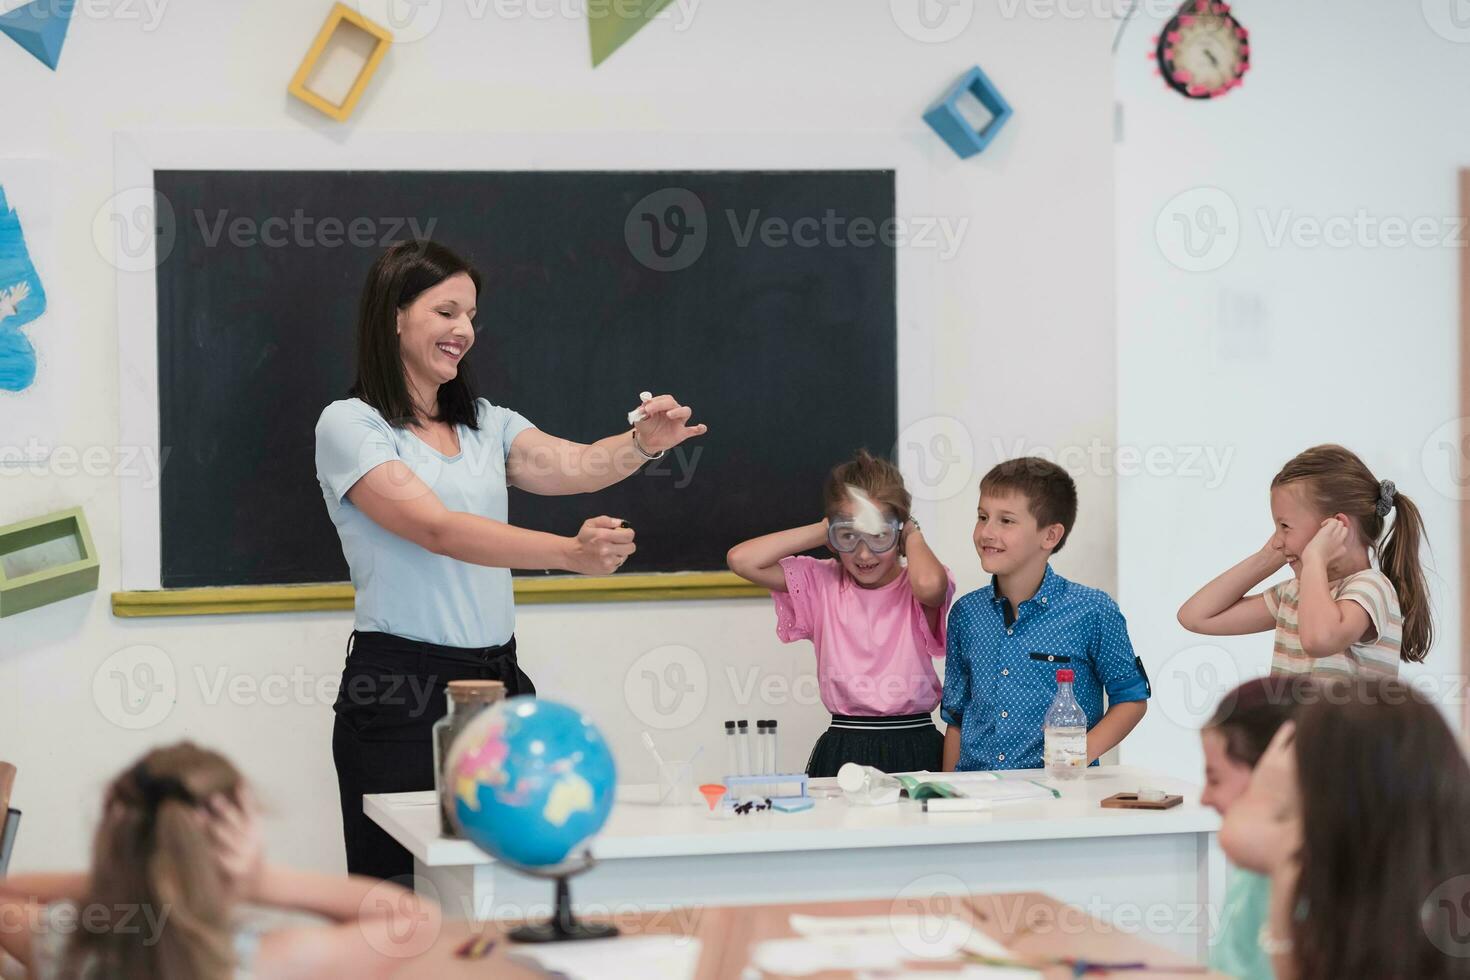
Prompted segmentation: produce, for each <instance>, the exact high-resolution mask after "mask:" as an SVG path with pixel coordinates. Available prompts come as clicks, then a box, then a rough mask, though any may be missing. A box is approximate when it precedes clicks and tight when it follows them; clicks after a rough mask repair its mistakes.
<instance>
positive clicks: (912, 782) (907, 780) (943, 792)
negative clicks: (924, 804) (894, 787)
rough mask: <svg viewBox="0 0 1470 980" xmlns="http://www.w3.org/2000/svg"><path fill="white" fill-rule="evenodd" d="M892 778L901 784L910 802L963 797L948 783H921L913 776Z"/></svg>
mask: <svg viewBox="0 0 1470 980" xmlns="http://www.w3.org/2000/svg"><path fill="white" fill-rule="evenodd" d="M894 778H895V779H897V780H898V781H899V783H900V784H902V786H903V791H904V792H905V793H907V794H908V797H909V799H911V800H932V799H934V798H935V797H940V798H943V799H952V798H955V797H959V796H963V795H964V794H963V793H961V792H960V791H959V790H957V789H955V788H954V787H953V786H951V785H950V784H949V783H934V782H923V781H921V780H919V779H917V778H916V777H914V776H896V777H894Z"/></svg>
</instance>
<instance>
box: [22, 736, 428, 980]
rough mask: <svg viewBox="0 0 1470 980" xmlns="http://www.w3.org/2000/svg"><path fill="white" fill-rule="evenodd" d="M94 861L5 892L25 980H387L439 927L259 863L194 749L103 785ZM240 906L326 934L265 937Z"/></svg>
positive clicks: (215, 766)
mask: <svg viewBox="0 0 1470 980" xmlns="http://www.w3.org/2000/svg"><path fill="white" fill-rule="evenodd" d="M92 854H93V860H92V870H91V873H90V874H80V873H67V874H26V875H13V876H11V877H9V878H3V879H0V947H3V948H4V950H5V951H6V952H7V953H9V954H10V955H11V956H14V957H15V958H16V959H17V960H19V961H20V962H21V964H22V965H25V966H26V967H27V968H28V970H29V971H30V973H29V975H30V976H31V977H32V978H34V980H92V978H101V977H106V978H108V980H118V978H121V980H227V978H232V977H247V976H251V975H254V976H259V977H271V978H296V977H301V978H306V977H370V978H371V977H385V976H387V975H388V974H390V973H392V972H393V971H394V970H396V969H400V968H402V966H403V963H404V959H403V958H404V957H405V956H408V955H412V954H413V953H414V952H416V951H421V950H422V949H424V948H426V947H427V946H428V944H429V943H431V942H432V941H433V938H434V937H435V936H436V935H437V934H438V929H439V924H440V921H441V920H440V915H439V909H438V907H437V906H436V905H435V904H434V903H433V902H430V901H427V900H424V899H422V898H420V897H418V896H415V895H414V893H413V892H410V891H407V890H405V889H403V888H401V887H399V886H398V885H395V884H392V883H390V882H386V881H378V880H376V879H370V878H359V877H348V876H345V875H337V876H333V875H323V874H312V873H307V872H301V871H292V870H290V869H288V868H283V867H280V866H278V865H275V864H267V863H266V862H265V859H264V853H263V849H262V846H261V839H260V828H259V824H258V821H257V818H256V812H255V805H254V803H253V802H252V797H251V794H250V792H249V790H248V788H247V786H246V784H245V781H244V779H243V778H242V777H241V775H240V773H239V771H238V770H236V769H235V767H234V766H233V765H231V764H230V762H229V760H227V759H225V758H224V757H223V756H221V755H219V754H217V753H215V752H210V751H208V750H207V749H202V748H200V747H198V746H196V745H194V744H192V743H189V742H181V743H179V744H176V745H171V746H167V747H164V748H160V749H155V750H153V751H152V752H149V753H148V754H147V755H146V756H144V757H143V758H142V759H141V760H139V761H138V762H137V763H136V764H135V765H133V766H131V767H130V768H128V769H127V770H126V771H125V772H123V773H122V774H121V775H119V776H118V777H117V778H116V779H114V780H113V781H112V784H111V785H110V786H109V787H108V789H107V795H106V797H105V798H104V800H103V803H102V819H101V822H100V824H99V825H98V828H97V835H96V838H95V841H94V844H93V850H92ZM244 905H250V906H255V907H257V908H261V907H264V908H274V909H279V910H291V911H293V912H306V913H310V914H312V915H314V916H317V917H320V918H322V919H324V920H325V924H322V925H298V926H293V927H286V928H277V929H270V930H268V931H267V929H266V928H264V927H263V926H262V923H261V922H260V921H258V920H257V921H255V922H252V921H250V919H249V918H248V917H246V916H243V915H241V914H240V913H241V906H244ZM17 923H19V924H22V925H20V927H19V928H17V927H15V926H14V924H17Z"/></svg>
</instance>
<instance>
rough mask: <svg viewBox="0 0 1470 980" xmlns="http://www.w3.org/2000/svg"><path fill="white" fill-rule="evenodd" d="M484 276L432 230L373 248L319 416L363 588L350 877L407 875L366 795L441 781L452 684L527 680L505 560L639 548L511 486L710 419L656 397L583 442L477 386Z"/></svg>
mask: <svg viewBox="0 0 1470 980" xmlns="http://www.w3.org/2000/svg"><path fill="white" fill-rule="evenodd" d="M479 289H480V276H479V273H477V272H476V271H475V270H474V269H472V268H471V267H470V266H469V265H468V263H466V262H465V261H464V260H463V259H461V258H460V257H459V256H457V255H455V254H454V253H453V252H451V251H450V250H449V249H447V248H444V247H443V246H441V245H438V244H435V243H434V242H428V241H410V242H400V243H398V244H396V245H393V246H392V247H391V248H389V249H388V250H387V251H386V252H384V253H383V254H382V255H381V256H379V257H378V259H377V261H375V262H374V263H373V266H372V269H371V270H370V271H369V272H368V277H367V283H366V285H365V286H364V288H363V292H362V303H361V307H360V308H359V312H358V321H357V380H356V381H355V382H354V383H353V385H352V388H351V390H350V391H349V392H348V396H349V397H347V398H346V399H344V400H342V401H335V402H333V403H332V404H330V405H328V406H327V407H326V409H325V410H324V411H323V412H322V414H321V418H320V419H319V420H318V421H317V425H316V470H317V482H318V483H320V484H321V489H322V495H323V496H324V497H325V499H326V505H327V512H328V514H329V515H330V516H331V518H332V523H333V524H334V525H336V528H337V534H338V536H339V537H340V538H341V540H342V554H343V555H344V556H345V557H346V559H347V566H348V568H349V570H350V571H351V575H352V585H353V588H354V589H355V590H356V595H357V612H356V616H355V619H354V624H353V625H354V629H353V631H352V636H351V638H349V640H348V647H347V649H348V652H347V661H346V665H345V666H344V668H343V671H342V682H341V685H340V687H339V688H338V693H337V701H336V704H335V705H334V706H333V710H334V711H335V713H336V721H335V725H334V727H333V731H332V758H333V761H334V762H335V764H336V767H337V785H338V790H339V792H340V795H341V803H342V832H343V836H344V837H345V839H346V844H347V870H348V871H349V872H351V873H353V874H364V875H373V876H376V877H379V878H399V877H405V876H411V875H412V874H413V858H412V855H410V854H409V853H408V851H406V850H404V848H403V847H402V846H400V845H399V844H398V843H397V842H396V841H394V840H393V839H392V838H391V837H389V836H388V834H387V833H385V832H384V831H383V830H382V829H381V828H379V827H378V826H377V825H376V824H374V823H373V822H372V821H370V820H369V819H368V818H367V817H366V816H365V815H364V814H363V809H362V797H363V794H364V793H395V792H404V791H409V790H425V789H432V788H433V786H434V765H433V751H432V748H431V738H430V735H431V729H432V727H433V725H434V722H436V721H438V720H439V718H441V717H442V716H443V715H444V712H445V710H446V706H445V697H444V691H445V687H446V685H447V684H448V682H449V681H452V680H459V679H468V678H474V679H492V680H498V681H501V682H503V683H504V684H505V688H506V693H507V695H509V696H515V695H518V694H534V693H535V687H534V686H533V685H532V684H531V679H530V678H529V677H527V676H526V675H525V673H523V672H522V671H521V669H520V667H519V666H518V665H517V663H516V641H515V605H514V601H513V596H512V590H511V576H510V569H512V568H535V569H561V570H565V571H569V572H577V573H580V574H584V575H607V574H611V573H612V572H615V571H617V570H618V568H619V567H620V566H621V565H622V564H623V562H624V561H626V560H627V558H628V556H629V555H631V554H632V553H633V551H634V548H635V545H634V543H633V531H632V529H630V528H627V527H626V526H624V524H623V522H622V521H620V520H618V519H617V518H614V517H593V518H590V519H589V520H587V521H586V522H585V523H583V525H582V527H581V529H580V530H579V531H578V532H577V534H576V536H575V537H561V536H559V535H555V534H546V533H543V532H540V531H531V530H527V529H525V528H519V527H515V526H514V525H512V524H510V523H508V522H507V520H506V488H507V487H508V486H514V487H519V488H521V489H522V490H526V491H529V492H531V493H539V494H572V493H592V492H595V491H598V490H601V489H603V488H604V487H608V486H611V485H612V484H614V483H617V482H618V481H619V480H622V479H625V478H626V477H628V476H631V475H632V474H633V473H635V472H636V471H637V470H638V469H639V468H640V467H641V466H642V465H643V464H644V463H646V462H647V461H649V460H651V459H657V458H658V457H659V456H661V455H663V453H664V452H666V451H667V450H669V449H671V448H673V447H674V446H677V445H679V444H680V443H681V442H683V441H684V440H686V439H689V438H691V437H693V436H698V435H703V434H704V432H705V431H706V427H705V426H703V425H689V424H688V421H689V417H690V415H691V409H689V408H687V407H685V406H683V405H680V404H679V403H678V402H677V401H675V400H674V398H673V397H672V396H670V395H659V396H657V397H655V398H651V399H649V400H647V401H644V402H643V404H642V406H641V408H642V411H643V413H644V414H645V416H646V418H644V419H643V420H642V421H640V422H638V423H637V424H636V425H633V426H631V428H630V429H629V430H625V431H623V432H620V433H618V434H617V435H612V436H608V437H607V438H606V439H602V440H599V441H598V442H595V443H593V444H591V445H582V444H580V443H574V442H569V441H567V440H565V439H558V438H556V437H555V436H551V435H547V434H546V433H544V432H542V431H540V430H539V429H537V428H536V427H535V426H533V425H532V424H531V423H530V422H529V421H527V420H526V419H525V418H524V417H522V416H521V415H519V414H518V413H516V412H514V411H512V410H510V409H508V408H501V407H499V406H496V405H492V404H490V402H488V401H487V400H485V399H483V398H476V397H475V392H474V388H473V386H472V384H471V382H470V379H469V378H468V377H467V375H466V371H465V366H464V364H463V361H464V358H465V355H466V354H468V353H469V351H470V348H471V347H473V346H474V344H475V325H474V319H475V312H476V302H477V294H478V292H479ZM554 380H555V379H550V378H548V379H547V381H548V383H553V382H554ZM572 395H573V393H568V397H571V396H572ZM630 401H632V399H630Z"/></svg>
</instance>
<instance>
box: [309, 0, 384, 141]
mask: <svg viewBox="0 0 1470 980" xmlns="http://www.w3.org/2000/svg"><path fill="white" fill-rule="evenodd" d="M343 25H347V26H349V27H350V28H356V29H358V30H361V31H365V32H366V33H367V34H369V35H371V36H372V37H374V38H376V39H377V44H375V45H374V46H373V49H372V53H371V54H369V55H368V59H367V61H366V63H365V64H364V65H363V67H362V69H361V70H360V71H359V72H358V74H357V79H356V81H354V82H353V83H352V88H351V89H350V90H349V91H348V93H347V96H346V97H345V98H344V99H343V100H342V102H341V103H340V104H338V103H333V102H330V101H328V100H327V99H326V98H325V97H324V96H322V95H320V94H318V93H317V92H315V91H313V90H312V89H310V88H308V87H307V85H306V83H307V80H308V79H310V78H311V76H312V72H314V71H315V70H316V68H317V65H318V63H319V62H320V61H321V58H322V55H323V54H325V53H326V50H327V47H328V46H329V45H330V44H331V43H332V39H333V37H334V36H335V35H336V33H337V31H339V30H341V29H342V28H343ZM392 43H393V34H392V32H390V31H389V30H388V29H387V28H386V27H383V26H382V25H381V24H377V23H374V22H373V21H371V20H368V19H367V18H366V17H364V16H363V15H362V14H360V13H358V12H357V11H356V10H353V9H352V8H351V7H348V6H346V5H345V4H341V3H337V4H334V5H333V6H332V11H331V13H329V14H328V15H327V20H326V23H324V24H323V25H322V29H321V30H320V31H318V32H317V35H316V40H314V41H312V43H311V49H310V50H309V51H307V52H306V57H305V58H303V59H301V67H299V68H297V69H296V74H295V76H294V77H292V79H291V84H290V85H289V86H288V87H287V91H289V92H290V93H291V94H292V95H294V96H295V97H296V98H298V99H300V100H301V101H302V102H305V103H306V104H307V105H309V106H311V107H312V108H313V109H316V110H317V111H318V112H321V113H324V114H325V115H328V116H330V117H332V118H333V119H335V120H337V121H338V122H346V121H347V119H348V117H349V116H351V115H352V111H353V110H354V109H356V108H357V102H358V100H359V99H361V98H362V93H363V91H364V90H365V89H366V88H367V86H368V82H370V81H372V78H373V75H374V74H375V73H376V72H377V70H378V65H379V64H381V63H382V61H383V57H384V56H385V55H386V54H387V53H388V46H389V45H391V44H392Z"/></svg>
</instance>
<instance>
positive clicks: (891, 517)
mask: <svg viewBox="0 0 1470 980" xmlns="http://www.w3.org/2000/svg"><path fill="white" fill-rule="evenodd" d="M823 503H824V509H825V511H826V517H825V518H824V519H823V520H820V521H817V522H815V523H813V524H807V525H804V526H802V527H796V528H791V529H790V530H786V531H777V532H776V533H774V534H767V535H763V536H762V537H758V538H752V539H751V540H749V541H746V542H743V543H741V544H738V545H736V546H735V547H734V548H731V549H730V553H729V555H728V556H727V557H728V561H729V565H730V570H731V571H733V572H735V574H737V575H739V576H741V577H742V578H744V579H747V580H748V581H750V582H753V583H755V584H756V585H760V586H763V587H765V588H767V589H770V590H771V596H772V598H773V599H774V600H775V603H776V635H777V636H778V637H780V638H781V640H782V642H784V643H793V642H795V641H797V640H811V641H812V645H813V646H814V647H815V648H816V652H817V683H818V686H819V688H820V691H821V696H822V703H823V704H824V705H825V706H826V708H827V710H828V711H829V712H831V714H832V724H831V726H830V727H829V728H828V729H827V731H826V732H825V733H824V734H823V735H822V736H821V738H819V739H818V740H817V744H816V746H815V747H814V748H813V749H812V753H811V757H810V759H809V760H808V761H807V770H806V771H807V774H808V775H810V776H834V775H836V774H837V770H838V769H839V768H841V766H842V765H843V763H847V762H856V763H859V764H860V765H867V766H873V767H875V768H878V769H881V770H883V771H884V772H914V771H918V770H929V771H932V772H938V771H940V769H941V768H942V765H943V751H944V739H943V736H941V735H940V734H939V731H938V729H936V728H935V727H934V722H933V720H932V718H931V717H930V716H931V714H932V713H933V711H934V708H935V707H936V706H937V705H938V704H939V698H940V694H941V691H942V686H941V684H940V682H939V677H938V674H936V672H935V670H934V658H936V657H942V656H944V629H945V626H944V624H945V619H946V618H947V616H948V614H949V606H950V603H951V602H952V601H953V600H954V591H955V582H954V576H953V575H952V574H951V573H950V571H949V569H947V568H945V567H944V565H943V564H941V563H940V561H939V559H938V558H936V557H935V556H934V552H933V551H931V550H930V549H929V545H928V544H927V543H926V542H925V541H924V536H923V533H922V532H921V531H920V530H919V525H918V524H917V523H916V522H915V521H914V520H913V518H912V516H911V515H910V513H909V508H910V505H911V498H910V496H909V492H908V490H907V489H905V488H904V485H903V475H902V474H901V473H899V471H898V468H897V467H896V466H894V465H893V464H892V463H889V462H888V461H887V460H883V459H878V458H876V457H874V456H872V455H870V454H869V453H868V452H867V451H866V450H863V451H860V452H859V453H858V454H857V456H856V457H855V458H854V459H852V460H850V461H848V462H846V463H843V464H841V465H840V466H838V467H836V468H835V469H834V470H833V471H832V472H831V474H830V475H829V476H828V477H827V482H826V485H825V487H824V489H823ZM823 545H826V546H827V548H828V549H829V550H830V551H831V552H832V553H833V555H834V556H835V557H834V558H826V559H817V558H810V557H807V556H805V555H803V554H801V552H804V551H810V550H812V549H813V548H819V547H821V546H823Z"/></svg>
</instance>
